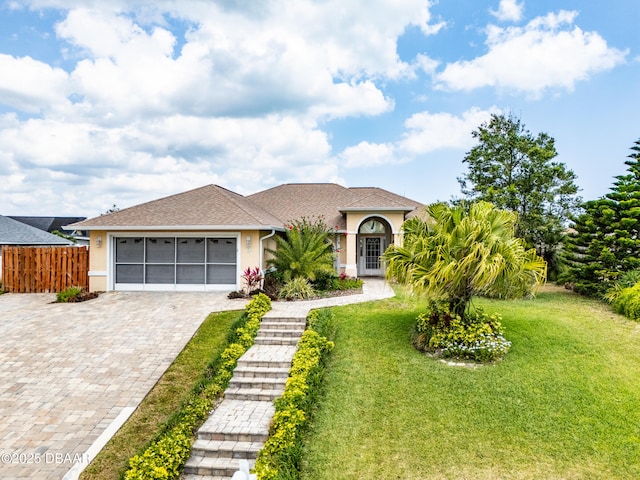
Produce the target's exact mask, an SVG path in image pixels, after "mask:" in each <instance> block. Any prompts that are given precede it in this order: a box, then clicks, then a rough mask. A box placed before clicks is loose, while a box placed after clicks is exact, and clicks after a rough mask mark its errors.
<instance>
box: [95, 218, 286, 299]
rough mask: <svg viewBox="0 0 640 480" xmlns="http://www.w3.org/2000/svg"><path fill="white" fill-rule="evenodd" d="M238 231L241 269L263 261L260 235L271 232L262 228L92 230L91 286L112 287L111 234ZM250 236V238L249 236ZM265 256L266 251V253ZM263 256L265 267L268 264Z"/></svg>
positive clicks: (179, 234)
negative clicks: (235, 229) (182, 230)
mask: <svg viewBox="0 0 640 480" xmlns="http://www.w3.org/2000/svg"><path fill="white" fill-rule="evenodd" d="M225 234H229V235H234V236H238V261H239V265H238V268H239V270H240V273H241V272H242V271H244V270H246V269H247V268H253V267H256V266H259V265H260V262H261V254H260V243H261V242H260V238H261V237H263V236H265V235H267V234H268V233H265V232H260V231H258V230H243V231H240V232H238V231H232V230H229V231H218V230H216V231H200V232H175V231H160V230H158V231H152V232H151V231H147V232H140V231H137V232H124V231H118V232H108V231H103V230H95V231H91V232H90V233H89V238H90V240H89V245H90V249H89V289H90V290H91V291H106V290H108V289H109V288H110V285H109V283H111V281H110V279H109V278H108V276H107V275H108V272H109V270H110V267H111V266H110V265H109V262H112V260H111V259H110V258H109V253H108V252H109V243H110V241H111V238H113V237H117V236H127V235H140V236H158V235H178V236H194V237H197V236H211V235H215V236H221V235H225ZM248 238H250V240H249V241H247V239H248ZM263 243H264V244H265V245H271V247H270V248H274V247H275V243H273V244H271V243H270V240H269V239H267V240H265V241H264V242H263ZM262 257H264V255H263V256H262ZM264 261H265V260H264V258H263V262H262V263H263V265H262V266H263V268H264ZM237 286H238V288H241V287H242V280H241V279H240V278H238V284H237Z"/></svg>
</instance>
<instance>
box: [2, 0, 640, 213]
mask: <svg viewBox="0 0 640 480" xmlns="http://www.w3.org/2000/svg"><path fill="white" fill-rule="evenodd" d="M1 1H2V0H0V2H1ZM639 23H640V4H639V3H638V2H637V0H609V1H608V2H592V1H590V2H585V1H582V0H553V1H552V0H548V1H547V0H537V1H535V2H534V1H533V0H520V1H518V0H491V1H480V0H449V1H446V0H441V1H439V2H436V1H426V0H397V1H394V2H389V1H387V0H350V1H349V2H344V1H343V0H295V1H294V0H273V1H264V2H254V1H250V0H220V1H213V0H201V1H197V0H181V1H180V2H175V1H172V0H166V1H165V0H154V1H135V0H133V1H127V0H110V1H108V2H106V1H101V0H33V1H4V3H0V183H1V184H2V187H1V188H0V205H2V207H0V214H3V215H84V216H95V215H98V214H100V213H102V212H104V211H106V210H107V209H109V208H110V207H111V206H113V205H114V204H115V205H117V206H118V207H121V208H122V207H127V206H131V205H135V204H137V203H141V202H144V201H148V200H152V199H155V198H159V197H162V196H165V195H169V194H173V193H177V192H181V191H185V190H189V189H192V188H197V187H200V186H202V185H206V184H210V183H215V184H219V185H222V186H223V187H226V188H229V189H231V190H234V191H237V192H239V193H242V194H249V193H253V192H256V191H259V190H263V189H265V188H269V187H272V186H274V185H277V184H280V183H285V182H337V183H340V184H343V185H345V186H352V187H356V186H379V187H382V188H386V189H388V190H391V191H394V192H396V193H400V194H404V195H406V196H408V197H410V198H412V199H414V200H418V201H421V202H424V203H429V202H433V201H437V200H448V199H450V198H452V197H455V196H459V195H460V187H459V184H458V182H457V177H459V176H460V175H462V174H463V173H464V172H465V171H466V166H465V165H464V164H463V163H462V160H463V158H464V156H465V153H466V152H467V151H469V149H470V148H472V147H473V145H474V140H473V138H472V136H471V132H472V131H473V130H475V129H476V128H477V127H478V126H479V125H480V124H481V123H482V122H485V121H487V120H488V119H489V117H490V115H491V113H507V114H513V115H515V116H517V117H519V118H520V119H521V121H522V123H524V125H525V126H526V128H527V129H528V130H530V131H531V132H532V133H533V134H534V135H536V134H537V133H539V132H546V133H547V134H549V135H550V136H552V137H553V138H555V140H556V148H557V150H558V157H557V160H558V161H561V162H563V163H565V164H566V165H567V166H568V167H569V168H570V169H572V170H573V171H574V172H575V173H576V175H577V177H578V178H577V183H578V185H579V187H580V188H581V192H580V194H581V195H582V197H583V198H584V199H585V200H587V199H595V198H598V197H600V196H602V195H604V194H605V193H607V191H608V190H609V188H610V187H611V185H612V182H613V177H614V176H615V175H620V174H624V173H625V171H626V166H625V165H624V161H625V160H626V156H627V155H628V154H629V153H630V150H629V148H630V147H631V146H632V145H633V143H634V142H635V141H636V140H638V139H639V138H640V126H639V124H638V121H637V112H638V111H640V29H638V28H637V25H638V24H639Z"/></svg>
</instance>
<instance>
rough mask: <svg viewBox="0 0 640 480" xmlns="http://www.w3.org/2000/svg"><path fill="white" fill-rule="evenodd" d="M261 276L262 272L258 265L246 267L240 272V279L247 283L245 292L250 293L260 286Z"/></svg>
mask: <svg viewBox="0 0 640 480" xmlns="http://www.w3.org/2000/svg"><path fill="white" fill-rule="evenodd" d="M262 278H263V276H262V272H261V271H260V268H258V267H254V268H251V267H247V269H246V270H245V271H244V272H242V279H243V280H244V281H245V283H246V284H247V288H246V292H247V294H251V293H252V292H254V291H256V290H258V289H259V288H260V282H261V281H262Z"/></svg>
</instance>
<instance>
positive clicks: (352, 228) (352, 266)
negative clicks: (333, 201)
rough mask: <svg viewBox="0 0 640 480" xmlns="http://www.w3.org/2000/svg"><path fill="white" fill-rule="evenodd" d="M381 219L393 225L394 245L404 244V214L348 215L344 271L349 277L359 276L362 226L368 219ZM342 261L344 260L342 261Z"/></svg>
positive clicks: (371, 213) (356, 213) (368, 212)
mask: <svg viewBox="0 0 640 480" xmlns="http://www.w3.org/2000/svg"><path fill="white" fill-rule="evenodd" d="M371 217H380V218H383V219H384V220H386V221H387V222H389V225H391V241H392V242H393V243H394V244H400V243H401V242H402V234H401V228H402V224H403V223H404V214H403V213H402V212H377V211H373V210H371V211H361V212H348V213H347V236H346V247H347V248H346V256H345V258H344V261H343V262H344V263H342V264H343V265H344V271H345V273H346V274H347V275H349V276H353V277H356V276H357V275H358V268H357V255H358V244H357V235H358V229H359V227H360V225H361V224H362V223H363V222H364V221H365V220H366V219H368V218H371ZM341 261H342V260H341Z"/></svg>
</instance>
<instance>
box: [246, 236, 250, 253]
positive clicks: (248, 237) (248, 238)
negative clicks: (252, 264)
mask: <svg viewBox="0 0 640 480" xmlns="http://www.w3.org/2000/svg"><path fill="white" fill-rule="evenodd" d="M245 244H246V246H247V250H251V235H247V237H246V238H245Z"/></svg>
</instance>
